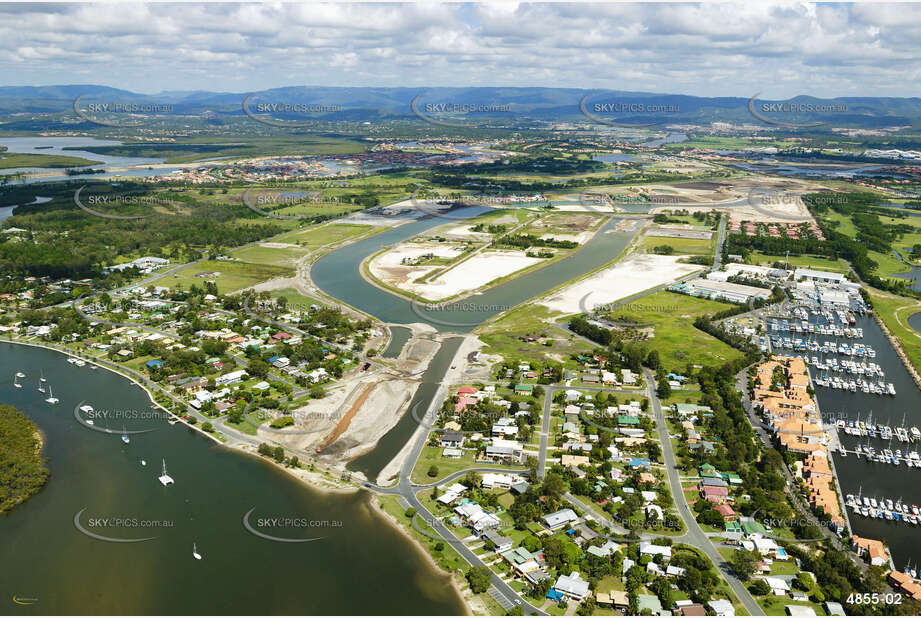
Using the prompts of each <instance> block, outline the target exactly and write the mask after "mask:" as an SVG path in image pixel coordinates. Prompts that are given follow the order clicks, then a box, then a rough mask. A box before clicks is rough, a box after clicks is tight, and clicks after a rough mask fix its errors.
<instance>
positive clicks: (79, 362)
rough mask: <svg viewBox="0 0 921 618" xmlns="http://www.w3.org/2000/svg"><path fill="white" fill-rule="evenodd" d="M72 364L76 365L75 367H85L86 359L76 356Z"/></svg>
mask: <svg viewBox="0 0 921 618" xmlns="http://www.w3.org/2000/svg"><path fill="white" fill-rule="evenodd" d="M74 365H76V366H77V367H85V366H86V361H84V360H81V359H79V358H78V359H77V360H75V361H74Z"/></svg>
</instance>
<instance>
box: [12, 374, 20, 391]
mask: <svg viewBox="0 0 921 618" xmlns="http://www.w3.org/2000/svg"><path fill="white" fill-rule="evenodd" d="M13 386H15V387H16V388H22V384H20V383H19V374H18V373H17V374H16V375H15V376H13Z"/></svg>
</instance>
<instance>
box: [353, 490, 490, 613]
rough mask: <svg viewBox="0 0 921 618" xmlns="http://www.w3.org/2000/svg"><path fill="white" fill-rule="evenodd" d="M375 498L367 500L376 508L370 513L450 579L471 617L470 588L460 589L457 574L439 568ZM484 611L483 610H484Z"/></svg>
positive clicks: (420, 545) (425, 550) (471, 597)
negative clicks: (379, 516)
mask: <svg viewBox="0 0 921 618" xmlns="http://www.w3.org/2000/svg"><path fill="white" fill-rule="evenodd" d="M376 497H377V496H376V494H375V495H373V496H371V497H370V498H372V499H369V502H368V504H369V506H371V505H372V504H373V505H376V507H377V508H372V509H371V510H372V511H376V512H378V513H379V514H380V515H381V517H383V519H384V520H385V521H386V522H387V523H388V524H390V525H391V526H392V527H393V528H394V529H395V530H397V531H398V532H399V533H400V534H402V535H403V536H404V537H406V538H407V539H408V540H409V541H410V542H411V543H412V544H413V545H414V546H415V547H416V549H418V550H419V551H420V552H421V553H422V554H424V556H425V558H424V559H425V561H426V562H427V563H428V565H429V566H430V567H431V568H432V570H434V571H436V572H439V573H443V574H445V575H446V576H447V577H448V578H449V579H450V581H451V586H452V587H453V588H454V590H455V591H456V592H457V596H459V597H460V598H461V600H462V601H463V602H464V607H465V608H466V609H467V613H466V615H467V616H472V615H473V612H472V611H471V604H472V602H474V601H475V600H476V599H475V598H473V593H472V592H471V591H470V588H469V587H468V588H461V585H460V583H458V581H457V574H456V573H452V572H450V571H445V570H444V569H443V568H441V567H440V566H439V565H438V563H437V562H435V558H433V557H432V554H430V553H429V552H428V549H426V547H425V545H423V544H422V542H421V541H420V540H419V539H417V538H416V537H414V536H413V535H412V533H411V532H410V531H409V530H407V529H406V527H404V526H403V525H402V524H401V523H400V522H399V521H398V520H397V518H396V517H394V516H393V515H391V514H390V513H388V512H387V511H386V509H384V505H383V503H382V502H380V501H379V500H375V499H373V498H376ZM410 525H412V524H410ZM484 609H485V608H484ZM486 615H488V612H487V613H486Z"/></svg>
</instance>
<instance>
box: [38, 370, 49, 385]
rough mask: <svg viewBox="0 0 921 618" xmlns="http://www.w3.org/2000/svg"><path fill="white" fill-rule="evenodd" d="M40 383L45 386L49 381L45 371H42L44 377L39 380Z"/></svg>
mask: <svg viewBox="0 0 921 618" xmlns="http://www.w3.org/2000/svg"><path fill="white" fill-rule="evenodd" d="M38 381H39V382H41V383H42V384H44V383H45V382H47V381H48V380H46V379H45V372H44V371H42V377H41V378H39V379H38Z"/></svg>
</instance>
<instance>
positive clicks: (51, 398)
mask: <svg viewBox="0 0 921 618" xmlns="http://www.w3.org/2000/svg"><path fill="white" fill-rule="evenodd" d="M45 401H47V402H48V403H57V402H58V401H60V399H58V398H57V397H55V396H54V391H53V390H51V387H50V386H49V387H48V397H47V398H45Z"/></svg>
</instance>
